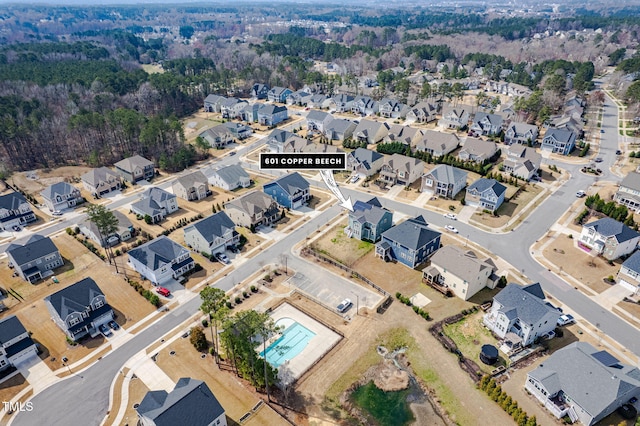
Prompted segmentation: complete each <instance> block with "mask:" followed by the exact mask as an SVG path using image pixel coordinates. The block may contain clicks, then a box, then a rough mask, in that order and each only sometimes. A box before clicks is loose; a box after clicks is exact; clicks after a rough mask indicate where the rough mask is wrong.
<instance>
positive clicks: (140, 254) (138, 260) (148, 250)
mask: <svg viewBox="0 0 640 426" xmlns="http://www.w3.org/2000/svg"><path fill="white" fill-rule="evenodd" d="M127 256H128V259H129V263H130V264H131V266H132V267H133V269H135V270H136V271H138V273H140V275H141V276H143V277H144V278H146V279H148V280H149V281H151V282H152V283H153V284H154V285H162V284H164V283H166V282H168V281H171V280H178V279H180V277H182V275H184V274H185V273H187V272H189V271H190V270H192V269H193V268H194V267H195V262H194V261H193V258H192V257H191V252H190V251H189V250H187V249H186V248H184V247H182V246H181V245H180V244H178V243H176V242H174V241H172V240H171V239H169V238H168V237H166V236H164V235H161V236H160V237H158V238H156V239H155V240H151V241H149V242H147V243H145V244H142V245H141V246H138V247H136V248H134V249H131V250H129V251H128V252H127Z"/></svg>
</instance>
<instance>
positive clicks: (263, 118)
mask: <svg viewBox="0 0 640 426" xmlns="http://www.w3.org/2000/svg"><path fill="white" fill-rule="evenodd" d="M288 118H289V110H288V109H287V107H286V106H284V105H273V104H265V105H262V106H261V107H260V109H259V110H258V123H260V124H261V125H263V126H275V125H277V124H280V123H282V122H283V121H285V120H286V119H288Z"/></svg>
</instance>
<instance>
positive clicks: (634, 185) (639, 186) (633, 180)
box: [613, 172, 640, 212]
mask: <svg viewBox="0 0 640 426" xmlns="http://www.w3.org/2000/svg"><path fill="white" fill-rule="evenodd" d="M613 199H614V201H615V202H616V203H619V204H622V205H623V206H627V207H628V208H630V209H631V210H633V211H635V212H640V173H638V172H629V174H627V175H626V176H625V177H624V179H622V182H620V187H619V188H618V191H617V192H616V193H615V195H614V196H613Z"/></svg>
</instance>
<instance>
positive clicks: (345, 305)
mask: <svg viewBox="0 0 640 426" xmlns="http://www.w3.org/2000/svg"><path fill="white" fill-rule="evenodd" d="M352 305H353V303H352V302H351V300H350V299H344V300H343V301H342V302H340V304H339V305H338V306H337V307H336V311H338V312H339V313H343V312H346V311H347V310H348V309H349V308H350V307H351V306H352Z"/></svg>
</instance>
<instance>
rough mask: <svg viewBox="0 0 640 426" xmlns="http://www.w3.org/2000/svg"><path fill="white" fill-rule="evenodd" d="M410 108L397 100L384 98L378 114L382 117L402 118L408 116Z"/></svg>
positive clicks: (379, 104)
mask: <svg viewBox="0 0 640 426" xmlns="http://www.w3.org/2000/svg"><path fill="white" fill-rule="evenodd" d="M408 111H409V108H408V107H407V106H406V105H405V104H403V103H401V102H398V101H397V100H395V99H390V98H383V99H381V100H380V102H378V112H379V113H380V116H381V117H385V118H401V117H405V116H406V115H407V112H408Z"/></svg>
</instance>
